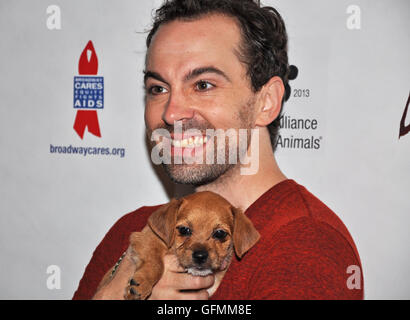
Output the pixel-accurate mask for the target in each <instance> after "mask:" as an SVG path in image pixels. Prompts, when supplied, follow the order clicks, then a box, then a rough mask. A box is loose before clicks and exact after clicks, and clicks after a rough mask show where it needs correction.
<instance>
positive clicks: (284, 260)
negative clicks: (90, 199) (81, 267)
mask: <svg viewBox="0 0 410 320" xmlns="http://www.w3.org/2000/svg"><path fill="white" fill-rule="evenodd" d="M156 13H157V14H156V17H155V21H154V25H153V28H152V30H151V32H150V33H149V35H148V38H147V48H148V50H147V56H146V66H145V73H144V83H145V88H146V101H145V104H146V106H145V123H146V127H147V134H148V136H149V138H150V139H151V140H152V142H153V145H152V147H153V149H154V148H156V147H159V146H161V147H162V149H161V150H162V151H161V152H160V155H161V156H163V157H164V156H168V158H170V159H171V160H172V161H170V162H168V163H163V166H164V169H165V170H166V172H167V173H168V175H169V177H170V178H171V179H172V180H173V181H175V182H177V183H182V184H190V185H194V186H195V187H196V191H206V190H208V191H213V192H215V193H218V194H219V195H221V196H223V197H224V198H226V199H227V200H228V201H230V202H231V203H232V205H234V206H235V207H237V208H239V209H241V210H243V211H244V212H245V214H246V215H247V217H248V218H249V219H250V220H251V221H252V222H253V224H254V226H255V228H256V229H257V230H258V231H259V233H260V235H261V238H260V240H259V241H258V243H257V244H256V245H255V246H254V247H253V248H252V249H251V250H250V251H249V252H247V253H246V254H245V256H244V257H242V259H239V258H237V257H235V258H234V259H233V261H232V263H231V266H230V267H229V269H228V271H227V273H226V274H225V276H224V277H223V279H222V281H220V279H219V277H217V276H215V275H208V276H204V277H198V276H196V277H195V276H192V275H190V274H188V273H186V272H185V271H186V270H183V269H181V267H180V266H179V264H178V262H177V261H176V258H175V256H172V255H168V256H166V257H165V261H164V262H165V271H164V273H163V275H162V278H161V279H160V281H159V282H158V283H157V284H156V285H155V286H154V288H153V291H152V294H151V296H150V297H149V298H150V299H208V298H209V295H208V292H207V291H206V289H207V288H209V287H211V286H213V285H214V282H215V279H218V280H217V281H218V282H217V290H216V292H215V293H214V295H213V296H212V299H362V298H363V276H362V274H361V265H360V258H359V255H358V252H357V250H356V247H355V244H354V242H353V239H352V238H351V236H350V234H349V232H348V230H347V229H346V227H345V226H344V225H343V223H342V222H341V221H340V219H339V218H338V217H337V216H336V215H335V214H334V213H333V212H332V211H331V210H330V209H329V208H328V207H326V206H325V205H324V204H323V203H322V202H321V201H320V200H319V199H317V198H316V197H315V196H313V195H312V194H311V193H310V192H309V191H307V189H306V188H304V187H303V186H301V185H299V184H297V183H296V182H295V181H294V180H291V179H288V178H287V177H286V176H285V175H284V173H282V172H281V170H280V169H279V167H278V165H277V163H276V160H275V156H274V150H275V142H276V137H277V131H278V127H279V120H280V114H281V110H282V106H283V101H284V100H285V98H284V96H285V92H286V90H287V91H289V86H288V76H289V65H288V58H287V34H286V29H285V25H284V22H283V20H282V18H281V16H280V15H279V13H278V12H277V11H276V10H275V9H274V8H271V7H260V6H259V5H258V4H257V3H256V2H254V1H251V0H174V1H166V2H165V3H164V5H163V6H162V7H161V8H160V9H159V10H157V12H156ZM288 94H289V92H288ZM158 130H159V131H158ZM161 130H162V131H161ZM241 130H244V131H245V134H244V135H242V136H241V135H240V134H239V132H240V131H241ZM216 131H218V132H219V133H221V132H222V133H227V132H230V133H232V136H233V138H232V137H228V136H229V135H225V136H224V135H222V138H220V137H219V136H218V135H217V134H215V132H216ZM158 132H165V133H168V134H165V135H162V136H160V137H158ZM189 132H190V134H188V133H189ZM209 132H212V133H211V134H209ZM217 141H218V142H219V141H222V142H224V143H222V145H223V146H224V147H226V148H223V149H221V146H220V145H221V144H219V143H217ZM232 145H233V146H234V147H232V148H228V147H227V146H232ZM166 146H167V147H166ZM240 146H242V148H241V147H240ZM243 146H245V147H243ZM255 146H256V147H255ZM220 150H222V151H221V153H220V155H222V156H221V157H219V158H218V157H217V156H216V155H217V154H218V151H220ZM246 156H249V158H250V159H252V161H257V164H258V165H257V170H255V172H252V174H243V171H241V169H243V167H244V164H243V161H238V158H239V159H244V157H246ZM178 157H179V158H180V160H181V159H182V161H180V162H178V161H175V159H176V158H178ZM207 160H208V161H207ZM209 160H212V161H209ZM233 160H235V161H233ZM158 207H159V206H156V207H142V208H140V209H138V210H136V211H134V212H131V213H129V214H127V215H125V216H124V217H122V218H121V219H120V220H119V221H118V222H117V223H116V224H115V225H114V226H113V227H112V228H111V229H110V231H109V232H108V233H107V235H106V236H105V238H104V239H103V241H102V242H101V243H100V245H99V246H98V247H97V249H96V250H95V252H94V254H93V257H92V259H91V261H90V263H89V265H88V266H87V268H86V271H85V273H84V276H83V278H82V280H81V281H80V285H79V288H78V290H77V291H76V293H75V295H74V298H75V299H89V298H92V297H93V298H95V299H122V298H123V296H124V289H125V287H126V286H127V283H128V281H129V279H130V277H131V275H132V273H133V270H134V265H133V263H132V261H131V260H130V259H128V255H127V254H125V255H123V252H125V250H126V249H127V247H128V238H129V235H130V233H131V232H133V231H137V230H141V229H142V228H143V226H144V225H145V224H146V222H147V218H148V217H149V216H150V214H151V213H152V212H154V211H155V210H156V209H158ZM120 256H123V258H122V260H121V263H119V267H118V268H117V269H116V272H115V274H114V277H113V279H112V280H111V281H110V282H109V283H108V284H107V285H106V286H104V287H102V288H100V289H99V290H97V286H98V284H99V282H100V280H101V278H102V277H103V276H104V274H105V272H106V271H107V270H108V269H109V268H110V267H111V266H112V265H114V264H115V262H116V261H117V260H118V258H119V257H120ZM352 266H356V267H357V268H354V270H356V271H357V273H356V274H354V275H351V274H348V273H347V270H351V269H352ZM348 268H350V269H348ZM352 276H355V279H354V280H355V281H353V282H354V285H351V284H352V281H351V280H352V278H351V277H352ZM349 284H350V285H349Z"/></svg>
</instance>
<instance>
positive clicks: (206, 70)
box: [184, 66, 231, 82]
mask: <svg viewBox="0 0 410 320" xmlns="http://www.w3.org/2000/svg"><path fill="white" fill-rule="evenodd" d="M203 73H215V74H217V75H220V76H222V77H224V78H225V79H226V80H227V81H229V82H231V79H230V78H229V77H228V76H227V75H226V73H225V72H223V71H222V70H220V69H218V68H215V67H212V66H209V67H200V68H196V69H193V70H191V71H190V72H188V74H187V75H186V76H185V78H184V80H185V81H189V80H192V79H193V78H196V77H198V76H200V75H201V74H203Z"/></svg>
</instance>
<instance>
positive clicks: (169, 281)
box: [73, 207, 214, 300]
mask: <svg viewBox="0 0 410 320" xmlns="http://www.w3.org/2000/svg"><path fill="white" fill-rule="evenodd" d="M156 208H157V207H143V208H140V209H138V210H136V211H134V212H131V213H129V214H127V215H125V216H123V217H122V218H121V219H119V220H118V221H117V222H116V223H115V224H114V225H113V227H112V228H111V229H110V230H109V231H108V233H107V234H106V236H105V237H104V239H103V240H102V241H101V243H100V244H99V245H98V247H97V248H96V249H95V251H94V253H93V256H92V258H91V260H90V262H89V264H88V265H87V267H86V270H85V272H84V275H83V277H82V279H81V281H80V284H79V287H78V289H77V291H76V292H75V294H74V296H73V299H74V300H88V299H92V298H93V299H110V300H121V299H123V298H124V293H125V288H126V286H127V285H128V281H129V279H130V278H131V276H132V274H133V272H134V271H135V266H134V264H133V262H132V260H131V259H130V258H129V257H128V256H127V254H126V255H125V256H124V258H123V259H122V260H121V263H120V264H119V266H118V268H117V270H116V272H115V274H114V276H113V278H112V279H111V280H110V281H107V283H106V284H105V285H104V286H103V287H101V288H99V290H98V291H97V288H98V285H99V284H100V282H101V280H102V279H103V277H104V275H105V274H106V273H107V272H108V271H109V270H110V269H111V268H112V267H113V266H114V265H115V264H116V262H117V261H118V259H119V258H120V257H121V256H122V255H123V253H124V252H125V251H126V250H127V248H128V246H129V236H130V234H131V233H132V232H134V231H138V230H141V229H142V228H143V227H144V226H145V224H146V222H147V219H148V217H149V215H150V214H151V213H152V212H153V211H154V210H155V209H156ZM164 269H165V270H164V274H163V276H162V278H161V279H160V280H159V281H158V283H157V284H156V285H155V286H154V288H153V291H152V294H151V296H150V299H161V300H164V299H175V300H177V299H183V300H189V299H195V300H200V299H208V293H207V291H206V289H207V288H209V287H211V286H212V285H213V282H214V277H213V276H212V275H210V276H207V277H193V276H192V275H190V274H187V273H185V272H183V271H184V270H181V268H180V267H179V264H178V262H177V260H176V258H175V256H171V255H169V256H165V257H164ZM181 290H190V291H189V292H184V291H181Z"/></svg>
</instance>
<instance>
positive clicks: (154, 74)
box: [144, 70, 169, 86]
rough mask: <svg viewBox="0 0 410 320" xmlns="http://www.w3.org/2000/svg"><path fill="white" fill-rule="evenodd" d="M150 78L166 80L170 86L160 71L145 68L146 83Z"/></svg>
mask: <svg viewBox="0 0 410 320" xmlns="http://www.w3.org/2000/svg"><path fill="white" fill-rule="evenodd" d="M148 78H154V79H156V80H158V81H161V82H164V83H166V84H167V85H168V86H169V83H168V82H166V81H165V79H164V78H163V77H162V76H161V75H160V74H159V73H158V72H154V71H149V70H144V83H147V79H148Z"/></svg>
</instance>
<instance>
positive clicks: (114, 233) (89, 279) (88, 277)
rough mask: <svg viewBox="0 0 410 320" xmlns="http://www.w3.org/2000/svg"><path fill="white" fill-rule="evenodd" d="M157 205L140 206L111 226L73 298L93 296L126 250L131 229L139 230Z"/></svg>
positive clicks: (86, 269) (79, 298)
mask: <svg viewBox="0 0 410 320" xmlns="http://www.w3.org/2000/svg"><path fill="white" fill-rule="evenodd" d="M157 207H159V206H155V207H141V208H139V209H137V210H135V211H133V212H131V213H128V214H126V215H124V216H123V217H122V218H120V219H119V220H118V221H117V222H116V223H115V224H114V225H113V226H112V227H111V229H110V230H109V231H108V232H107V234H106V235H105V237H104V238H103V239H102V241H101V242H100V244H99V245H98V246H97V248H96V249H95V250H94V253H93V255H92V257H91V260H90V262H89V263H88V265H87V267H86V268H85V271H84V274H83V277H82V278H81V280H80V282H79V285H78V288H77V290H76V292H75V293H74V296H73V300H88V299H91V298H92V297H93V296H94V294H95V292H96V290H97V287H98V285H99V283H100V282H101V280H102V278H103V277H104V275H105V274H106V273H107V271H108V270H109V269H110V268H112V267H113V266H114V265H115V263H116V262H117V261H118V259H119V258H120V257H121V256H122V254H123V253H124V252H125V250H127V248H128V245H129V237H130V234H131V233H132V232H133V231H140V230H141V229H142V228H143V227H144V226H145V224H146V222H147V219H148V217H149V215H150V214H151V212H152V211H153V210H155V209H156V208H157Z"/></svg>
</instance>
